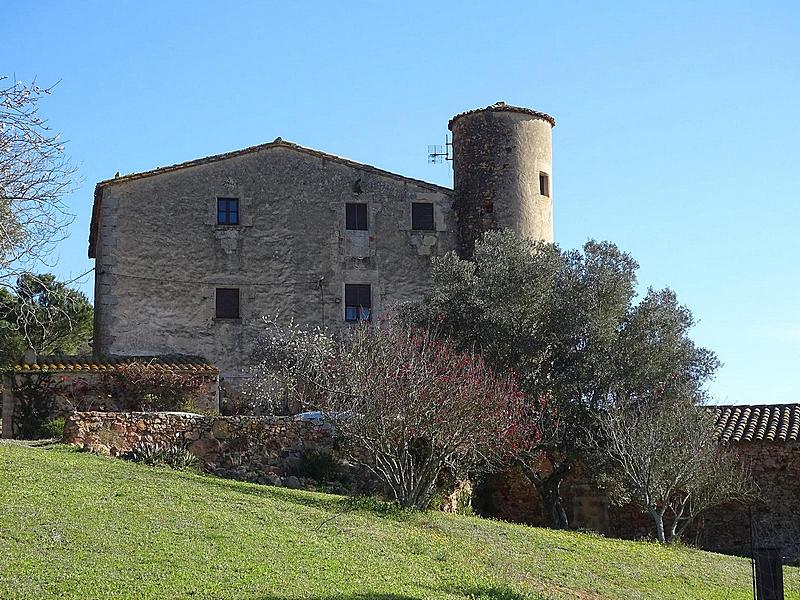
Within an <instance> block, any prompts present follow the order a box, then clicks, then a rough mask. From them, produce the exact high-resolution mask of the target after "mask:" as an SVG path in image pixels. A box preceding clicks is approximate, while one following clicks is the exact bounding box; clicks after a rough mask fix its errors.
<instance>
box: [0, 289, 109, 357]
mask: <svg viewBox="0 0 800 600" xmlns="http://www.w3.org/2000/svg"><path fill="white" fill-rule="evenodd" d="M13 292H14V293H13V294H12V293H9V292H6V291H3V292H0V319H2V321H0V323H5V324H7V325H8V329H7V332H6V333H8V334H9V335H13V336H16V337H17V338H19V341H17V342H14V343H12V344H11V347H12V348H16V349H19V348H20V347H22V349H23V350H24V349H25V348H33V350H35V351H36V353H37V354H70V353H74V352H86V351H88V350H89V340H90V339H91V337H92V327H93V316H94V311H93V310H92V305H91V304H90V303H89V299H88V298H87V297H86V295H85V294H83V293H82V292H80V291H78V290H75V289H72V288H70V287H69V286H68V285H67V284H66V283H64V282H61V281H58V280H57V279H56V277H55V275H52V274H50V273H44V274H40V275H34V274H30V273H23V274H21V275H20V276H19V277H18V278H17V282H16V286H15V287H14V289H13ZM17 358H18V357H17Z"/></svg>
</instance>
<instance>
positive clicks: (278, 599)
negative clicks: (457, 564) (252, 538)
mask: <svg viewBox="0 0 800 600" xmlns="http://www.w3.org/2000/svg"><path fill="white" fill-rule="evenodd" d="M430 592H444V593H447V594H452V595H456V596H461V597H462V598H468V599H469V600H550V599H551V596H543V595H541V594H523V593H520V592H517V591H515V590H513V589H511V588H510V587H508V586H505V585H492V584H489V585H468V586H457V587H450V586H448V587H446V588H441V589H433V588H430ZM428 597H430V596H429V594H428V593H426V594H423V595H420V596H409V595H406V594H393V593H391V592H367V593H349V594H348V593H344V594H332V595H321V596H303V598H304V599H305V600H421V599H423V598H428ZM254 600H296V597H295V596H258V598H256V599H254Z"/></svg>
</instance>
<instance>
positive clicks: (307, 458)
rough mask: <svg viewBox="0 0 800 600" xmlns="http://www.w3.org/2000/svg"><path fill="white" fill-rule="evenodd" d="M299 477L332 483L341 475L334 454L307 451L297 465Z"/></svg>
mask: <svg viewBox="0 0 800 600" xmlns="http://www.w3.org/2000/svg"><path fill="white" fill-rule="evenodd" d="M296 473H297V475H299V476H300V477H308V478H309V479H313V480H314V481H330V480H331V479H335V478H336V476H337V475H338V474H339V465H338V463H337V462H336V457H335V456H334V455H333V453H332V452H329V451H327V450H307V451H306V452H305V453H304V454H303V458H302V459H300V464H299V465H297V469H296Z"/></svg>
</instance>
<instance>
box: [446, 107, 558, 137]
mask: <svg viewBox="0 0 800 600" xmlns="http://www.w3.org/2000/svg"><path fill="white" fill-rule="evenodd" d="M480 112H516V113H522V114H524V115H530V116H532V117H536V118H537V119H542V120H543V121H547V122H548V123H550V125H552V126H553V127H555V126H556V120H555V118H554V117H551V116H550V115H548V114H547V113H543V112H539V111H538V110H533V109H531V108H523V107H522V106H511V105H510V104H506V103H505V102H495V103H494V104H491V105H489V106H487V107H486V108H474V109H472V110H468V111H465V112H462V113H459V114H457V115H456V116H455V117H453V118H452V119H450V122H449V123H448V124H447V128H448V129H449V130H451V131H452V130H453V123H455V121H457V120H458V119H460V118H461V117H463V116H466V115H473V114H475V113H480Z"/></svg>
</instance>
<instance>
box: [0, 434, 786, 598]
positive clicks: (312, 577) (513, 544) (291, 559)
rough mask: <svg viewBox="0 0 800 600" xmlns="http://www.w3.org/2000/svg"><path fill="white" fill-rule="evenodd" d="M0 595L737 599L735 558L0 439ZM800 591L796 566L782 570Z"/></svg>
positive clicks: (745, 580) (743, 577) (744, 585)
mask: <svg viewBox="0 0 800 600" xmlns="http://www.w3.org/2000/svg"><path fill="white" fill-rule="evenodd" d="M0 510H1V511H2V512H0V598H4V599H5V598H9V599H10V598H31V599H33V598H37V599H38V598H80V599H82V600H83V599H89V598H136V599H140V598H142V599H143V598H163V599H172V598H237V599H244V600H256V599H258V600H277V599H279V598H280V599H294V598H309V599H315V600H327V599H333V598H342V599H349V600H355V599H359V600H370V599H378V598H387V599H394V600H404V599H410V598H426V599H427V598H476V599H477V598H484V599H493V600H518V599H521V598H582V599H591V598H637V599H645V598H646V599H657V598H664V599H667V598H669V599H675V598H687V599H692V600H695V599H699V598H720V599H725V600H728V599H732V598H742V599H746V598H751V597H752V591H751V584H750V565H749V562H748V561H747V560H746V559H741V558H731V557H726V556H721V555H717V554H711V553H707V552H701V551H697V550H690V549H686V548H662V547H659V546H656V545H654V544H648V543H634V542H622V541H617V540H610V539H604V538H602V537H599V536H594V535H587V534H579V533H564V532H556V531H549V530H546V529H535V528H530V527H523V526H519V525H511V524H507V523H501V522H493V521H487V520H481V519H477V518H472V517H457V516H449V515H444V514H440V513H436V512H426V513H405V512H400V511H397V510H394V509H390V508H385V507H384V506H383V505H380V504H374V503H366V502H365V503H360V504H359V503H354V502H352V501H350V500H347V499H345V498H341V497H338V496H328V495H324V494H316V493H309V492H296V491H290V490H286V489H280V488H272V487H264V486H258V485H251V484H244V483H238V482H232V481H226V480H222V479H217V478H213V477H205V476H200V475H193V474H185V473H178V472H174V471H169V470H162V469H154V468H149V467H143V466H140V465H136V464H132V463H129V462H125V461H122V460H117V459H112V458H103V457H99V456H93V455H89V454H84V453H79V452H75V451H72V450H71V449H68V448H65V447H63V446H54V447H49V448H31V447H25V446H21V445H17V444H7V443H5V444H0ZM786 584H787V596H786V597H787V598H800V570H798V569H787V570H786Z"/></svg>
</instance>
